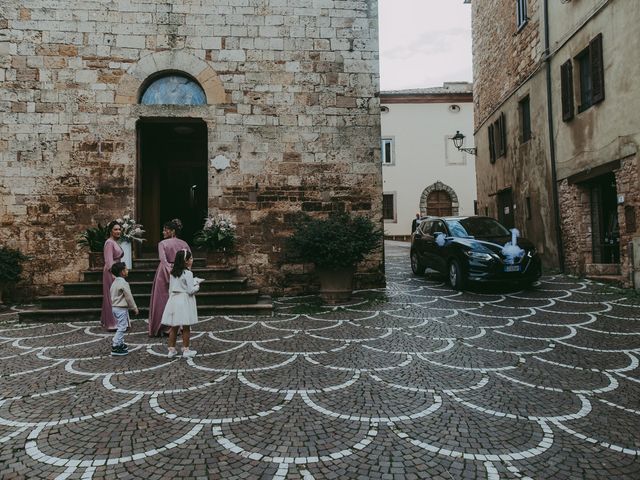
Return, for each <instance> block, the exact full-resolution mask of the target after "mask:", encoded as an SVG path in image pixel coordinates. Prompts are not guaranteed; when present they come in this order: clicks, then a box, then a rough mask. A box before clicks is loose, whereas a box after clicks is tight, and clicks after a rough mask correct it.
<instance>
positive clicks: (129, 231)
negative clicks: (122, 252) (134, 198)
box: [116, 215, 145, 243]
mask: <svg viewBox="0 0 640 480" xmlns="http://www.w3.org/2000/svg"><path fill="white" fill-rule="evenodd" d="M116 222H118V223H119V224H120V225H122V235H121V236H120V239H121V240H122V241H125V242H131V243H133V242H138V243H142V242H144V240H145V239H144V233H145V231H144V230H143V229H142V225H141V224H139V223H136V221H135V220H134V219H133V218H131V216H130V215H125V216H123V217H122V218H116Z"/></svg>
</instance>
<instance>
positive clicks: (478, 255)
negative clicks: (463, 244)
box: [464, 250, 493, 262]
mask: <svg viewBox="0 0 640 480" xmlns="http://www.w3.org/2000/svg"><path fill="white" fill-rule="evenodd" d="M464 253H465V255H466V256H467V257H469V258H473V259H475V260H484V261H485V262H488V261H489V260H492V259H493V255H491V254H489V253H483V252H474V251H473V250H467V251H466V252H464Z"/></svg>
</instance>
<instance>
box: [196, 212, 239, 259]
mask: <svg viewBox="0 0 640 480" xmlns="http://www.w3.org/2000/svg"><path fill="white" fill-rule="evenodd" d="M235 241H236V225H235V224H234V223H233V222H232V221H231V219H230V218H229V217H227V216H225V215H223V214H219V215H215V216H208V217H206V218H205V219H204V226H203V227H202V230H199V231H198V232H196V233H195V235H194V237H193V243H194V244H195V245H196V246H198V247H204V248H206V249H207V250H209V251H221V250H232V249H233V247H234V245H235Z"/></svg>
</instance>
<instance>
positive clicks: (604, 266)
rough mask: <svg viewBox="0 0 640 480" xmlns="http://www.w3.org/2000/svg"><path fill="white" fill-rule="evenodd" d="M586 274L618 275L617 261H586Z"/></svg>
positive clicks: (618, 266) (618, 265)
mask: <svg viewBox="0 0 640 480" xmlns="http://www.w3.org/2000/svg"><path fill="white" fill-rule="evenodd" d="M585 272H586V274H587V275H606V276H609V275H620V264H619V263H587V264H586V265H585Z"/></svg>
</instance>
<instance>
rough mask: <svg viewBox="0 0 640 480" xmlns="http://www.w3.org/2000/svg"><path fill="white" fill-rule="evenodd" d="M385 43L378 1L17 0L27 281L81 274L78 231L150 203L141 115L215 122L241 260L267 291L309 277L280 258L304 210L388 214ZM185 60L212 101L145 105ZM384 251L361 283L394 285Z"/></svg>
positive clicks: (17, 133)
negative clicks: (145, 93)
mask: <svg viewBox="0 0 640 480" xmlns="http://www.w3.org/2000/svg"><path fill="white" fill-rule="evenodd" d="M377 48H378V42H377V2H376V1H375V0H372V1H366V2H365V1H355V2H354V1H343V0H295V1H293V0H270V1H268V2H264V1H253V0H250V1H246V0H201V1H196V2H194V1H191V0H171V1H168V0H166V1H162V0H131V1H128V2H112V1H107V0H96V1H85V0H82V1H81V0H61V1H57V2H51V1H48V0H34V1H29V2H26V3H25V2H19V1H17V0H4V1H3V2H2V4H1V5H0V81H1V82H2V89H0V112H2V118H3V122H2V124H1V125H0V139H1V140H0V195H1V197H0V227H1V229H0V243H7V244H10V245H12V246H14V247H19V248H20V249H22V250H23V251H25V252H26V253H28V254H30V255H31V256H32V258H33V260H32V261H31V262H29V264H28V265H27V271H26V274H25V281H24V286H25V288H24V292H25V293H27V294H29V293H47V292H54V291H59V290H60V285H61V283H62V282H65V281H73V280H77V279H78V278H79V272H80V271H81V270H82V269H84V268H86V266H87V261H86V259H85V254H84V253H82V252H79V251H78V249H77V247H76V243H75V239H76V237H77V235H78V233H79V232H81V231H82V230H83V229H84V228H86V227H88V226H92V225H95V224H96V223H97V222H102V223H104V222H106V221H108V220H110V219H112V218H114V217H116V216H121V215H122V214H123V213H127V212H130V213H133V214H135V213H136V205H137V204H136V198H135V195H136V186H137V182H138V181H139V179H138V178H137V164H136V162H137V150H136V148H137V145H136V122H137V121H138V119H140V118H141V117H145V118H146V117H176V118H182V117H193V118H201V119H203V120H204V121H205V122H206V124H207V127H208V155H209V158H210V159H212V158H214V157H216V156H217V155H224V156H225V157H227V158H228V159H229V160H230V167H229V168H227V169H226V170H224V171H222V172H217V171H216V170H214V169H213V168H212V167H210V172H209V173H210V175H209V211H210V213H215V212H225V213H228V214H230V215H231V216H232V217H233V218H234V219H235V220H236V221H237V223H238V225H239V231H238V237H239V249H240V263H241V270H242V271H243V273H246V274H248V275H249V276H250V277H251V278H252V281H253V282H254V284H255V285H256V286H259V287H261V288H262V289H263V291H266V292H271V293H280V292H286V291H303V290H305V289H306V288H307V286H308V282H307V280H308V279H307V278H302V277H301V278H293V277H288V276H287V275H286V272H285V271H286V268H284V269H283V268H281V265H280V264H279V259H280V257H281V250H282V240H283V239H284V238H285V237H286V236H287V235H288V232H289V231H290V228H291V226H290V224H289V222H288V219H289V215H290V214H292V213H295V212H299V211H306V212H310V213H312V214H322V213H323V212H327V211H329V210H332V209H344V210H347V211H353V212H355V213H360V214H365V215H367V216H370V217H371V218H372V219H374V220H375V221H381V217H382V214H381V202H382V198H381V197H382V195H381V191H382V186H381V185H382V180H381V165H380V163H381V162H380V151H379V142H380V119H379V101H378V99H377V97H376V94H377V92H378V90H379V82H378V51H377ZM170 70H175V71H179V72H184V73H186V74H188V75H189V76H191V77H192V78H194V79H195V80H197V81H198V82H199V83H200V85H201V86H202V87H203V89H204V90H205V92H206V94H207V100H208V101H207V105H205V106H200V107H184V106H143V105H138V98H139V95H140V93H141V90H142V89H143V87H144V85H145V82H146V81H147V80H148V78H149V77H151V76H153V75H155V74H158V73H159V72H162V71H170ZM163 220H164V219H163ZM382 265H383V259H382V254H381V253H379V254H377V255H374V256H373V257H372V258H371V260H370V261H369V262H368V263H366V264H364V265H363V266H361V276H360V279H361V281H363V282H366V281H369V280H370V281H371V282H373V283H377V284H380V283H381V282H382V281H383V280H382ZM300 268H302V267H296V266H290V269H293V270H296V269H298V270H299V269H300ZM367 279H369V280H367Z"/></svg>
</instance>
